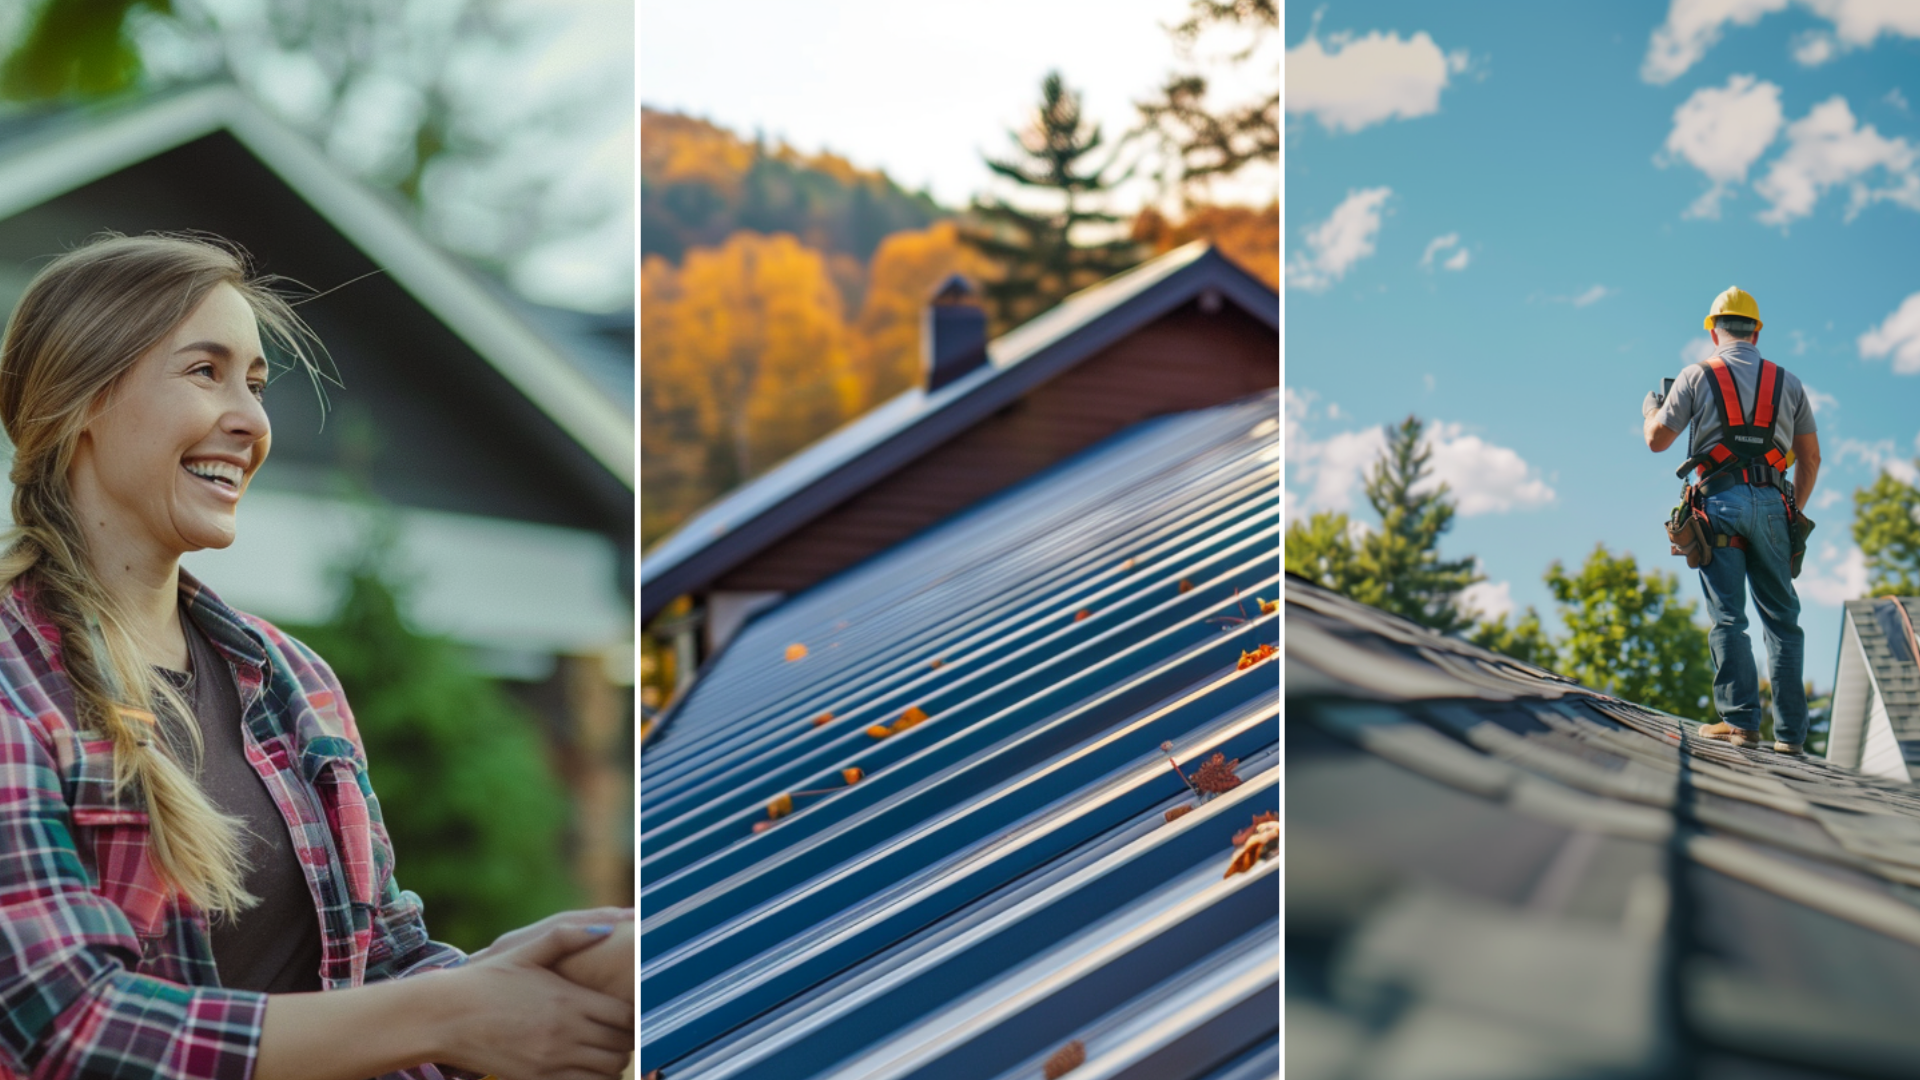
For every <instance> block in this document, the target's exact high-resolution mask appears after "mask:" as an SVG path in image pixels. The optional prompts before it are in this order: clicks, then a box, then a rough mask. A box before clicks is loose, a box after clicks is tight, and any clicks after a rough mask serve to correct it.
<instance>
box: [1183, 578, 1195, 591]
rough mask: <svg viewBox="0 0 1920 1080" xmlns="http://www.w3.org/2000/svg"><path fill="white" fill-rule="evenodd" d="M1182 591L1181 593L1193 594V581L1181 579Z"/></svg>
mask: <svg viewBox="0 0 1920 1080" xmlns="http://www.w3.org/2000/svg"><path fill="white" fill-rule="evenodd" d="M1180 591H1181V592H1183V593H1190V592H1192V591H1193V582H1191V581H1188V580H1187V579H1186V578H1181V579H1180Z"/></svg>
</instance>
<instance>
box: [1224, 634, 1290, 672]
mask: <svg viewBox="0 0 1920 1080" xmlns="http://www.w3.org/2000/svg"><path fill="white" fill-rule="evenodd" d="M1279 651H1280V650H1278V649H1276V648H1274V647H1273V645H1272V643H1270V642H1265V641H1263V642H1261V643H1260V645H1259V647H1258V648H1256V649H1254V650H1253V651H1252V652H1243V653H1241V654H1240V663H1238V664H1236V665H1235V666H1234V670H1235V671H1245V670H1247V669H1248V668H1250V667H1252V666H1253V665H1255V664H1257V663H1259V662H1260V661H1262V660H1265V659H1266V658H1267V657H1269V656H1272V655H1273V654H1274V653H1276V652H1279Z"/></svg>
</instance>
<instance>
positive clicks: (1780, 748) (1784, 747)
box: [1773, 742, 1807, 757]
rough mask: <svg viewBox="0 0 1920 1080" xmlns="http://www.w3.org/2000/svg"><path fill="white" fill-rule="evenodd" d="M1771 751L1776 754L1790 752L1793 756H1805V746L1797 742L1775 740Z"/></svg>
mask: <svg viewBox="0 0 1920 1080" xmlns="http://www.w3.org/2000/svg"><path fill="white" fill-rule="evenodd" d="M1773 752H1774V753H1776V754H1790V755H1792V756H1793V757H1806V756H1807V751H1806V750H1805V748H1803V747H1802V746H1801V745H1800V744H1799V743H1797V742H1775V743H1774V744H1773Z"/></svg>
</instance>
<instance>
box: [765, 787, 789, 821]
mask: <svg viewBox="0 0 1920 1080" xmlns="http://www.w3.org/2000/svg"><path fill="white" fill-rule="evenodd" d="M791 813H793V796H791V795H789V794H787V793H786V792H784V791H783V792H781V793H780V797H779V798H777V799H775V800H773V801H772V802H770V803H768V804H767V817H769V818H771V819H773V820H775V821H778V820H779V819H781V818H783V817H786V816H787V815H788V814H791Z"/></svg>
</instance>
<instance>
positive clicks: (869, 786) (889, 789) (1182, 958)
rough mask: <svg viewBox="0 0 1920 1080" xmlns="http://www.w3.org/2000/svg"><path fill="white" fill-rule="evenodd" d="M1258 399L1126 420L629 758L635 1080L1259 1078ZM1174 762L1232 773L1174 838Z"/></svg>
mask: <svg viewBox="0 0 1920 1080" xmlns="http://www.w3.org/2000/svg"><path fill="white" fill-rule="evenodd" d="M1278 404H1279V403H1278V399H1277V396H1276V394H1274V393H1267V394H1262V395H1259V396H1258V397H1257V398H1254V399H1250V400H1247V401H1243V402H1239V403H1235V404H1233V405H1228V406H1221V407H1218V408H1213V409H1207V410H1203V411H1200V412H1195V413H1185V414H1179V415H1175V416H1169V417H1163V418H1159V419H1156V420H1152V421H1148V422H1146V423H1143V424H1139V425H1136V426H1135V427H1133V428H1130V429H1128V430H1126V431H1124V432H1122V433H1120V434H1118V435H1116V436H1114V437H1112V438H1110V439H1108V440H1106V441H1105V442H1103V443H1100V444H1098V445H1097V446H1095V447H1093V448H1091V449H1089V450H1087V451H1085V452H1083V453H1082V454H1080V455H1078V456H1076V457H1075V458H1073V459H1070V460H1068V461H1066V462H1063V463H1061V464H1059V465H1057V466H1055V467H1053V468H1052V469H1050V470H1048V471H1047V472H1045V473H1042V474H1040V475H1039V476H1036V477H1034V478H1031V479H1029V480H1028V481H1026V482H1024V483H1022V484H1020V485H1017V486H1016V487H1014V488H1012V489H1009V490H1008V491H1006V492H1002V493H1000V494H999V495H996V496H994V497H993V498H991V499H989V500H987V501H985V502H983V503H981V504H979V505H978V506H975V507H973V508H971V509H969V510H967V511H966V512H964V513H962V514H960V515H958V516H956V517H955V518H953V519H951V520H949V521H947V522H945V523H943V524H941V525H938V526H936V527H934V528H932V529H930V530H928V531H927V532H925V533H923V534H921V535H920V536H917V537H915V538H913V539H912V540H909V541H907V542H905V543H902V544H900V545H898V546H896V547H894V548H892V549H889V550H888V551H886V552H884V553H882V554H880V555H878V556H876V557H874V558H872V559H870V560H868V561H866V562H864V563H862V564H860V565H859V566H856V567H854V568H852V569H850V570H848V571H846V572H844V573H842V574H840V575H838V576H836V577H834V578H832V579H830V580H828V581H826V582H823V583H821V584H820V585H817V586H815V587H813V588H811V589H809V590H807V591H806V592H804V593H801V594H799V595H797V596H795V597H793V598H791V599H789V600H787V601H786V602H784V603H782V604H781V605H780V606H778V607H776V608H774V609H772V610H770V611H768V612H766V613H763V614H761V615H760V616H758V617H757V618H755V619H754V620H753V621H752V622H751V623H749V624H748V626H747V627H746V628H745V629H743V630H742V631H741V632H740V634H739V635H738V636H737V637H736V638H735V639H734V641H733V643H732V644H731V645H730V646H729V648H728V649H727V651H726V652H725V653H723V654H722V655H721V656H720V657H719V658H718V659H717V660H716V661H715V662H714V664H713V665H711V667H710V668H709V669H708V670H707V671H705V672H704V673H703V674H702V676H701V679H700V681H699V682H698V683H697V684H696V685H695V686H694V688H693V689H692V691H691V692H690V694H689V695H688V697H686V698H685V699H684V700H683V701H682V702H681V703H680V704H678V705H676V706H675V707H674V708H673V709H671V710H670V712H669V713H668V714H667V715H665V716H664V717H663V719H662V726H661V727H660V728H658V729H657V734H656V736H655V738H654V739H653V740H652V741H651V742H649V743H647V744H646V745H645V746H644V747H643V750H642V755H641V774H640V791H641V808H640V834H639V843H640V856H641V862H640V872H641V881H642V888H641V891H640V895H639V900H638V909H639V912H638V913H639V918H640V952H641V968H640V1008H641V1017H640V1019H641V1028H640V1030H641V1045H640V1047H639V1060H640V1071H641V1072H646V1071H649V1070H652V1069H655V1068H662V1067H664V1068H665V1069H666V1072H667V1075H669V1076H671V1077H673V1078H674V1080H689V1078H694V1077H713V1078H718V1077H742V1078H745V1077H753V1078H761V1080H775V1078H787V1077H792V1078H800V1077H811V1076H820V1075H827V1074H829V1073H831V1074H832V1075H834V1076H859V1077H871V1078H875V1080H877V1078H880V1077H907V1076H913V1077H924V1078H933V1077H948V1076H955V1077H958V1076H966V1077H995V1076H1009V1077H1011V1076H1037V1075H1039V1074H1040V1072H1041V1069H1042V1062H1043V1061H1044V1059H1046V1058H1047V1057H1049V1056H1050V1055H1053V1054H1056V1053H1061V1052H1063V1051H1066V1052H1071V1051H1067V1050H1066V1048H1067V1047H1068V1046H1069V1044H1070V1043H1074V1042H1076V1041H1077V1042H1078V1044H1079V1048H1080V1049H1081V1051H1082V1052H1083V1053H1084V1055H1085V1057H1086V1059H1087V1064H1086V1065H1083V1066H1081V1068H1082V1069H1088V1070H1089V1071H1088V1072H1087V1073H1085V1074H1084V1075H1100V1076H1134V1077H1142V1078H1144V1077H1155V1078H1162V1077H1165V1078H1179V1077H1201V1076H1216V1077H1217V1076H1233V1077H1243V1076H1245V1077H1251V1076H1261V1077H1266V1076H1272V1075H1274V1074H1275V1073H1276V1072H1277V1071H1278V1067H1279V1063H1278V1053H1279V1051H1278V1043H1277V1032H1278V1027H1279V1018H1278V1015H1277V1010H1276V1008H1275V1001H1276V999H1277V994H1278V974H1279V972H1278V961H1277V949H1278V941H1279V938H1278V935H1279V922H1278V917H1279V892H1278V875H1277V872H1276V871H1277V860H1264V861H1255V862H1254V863H1253V865H1252V867H1251V869H1249V870H1247V871H1245V872H1242V873H1237V874H1234V875H1231V876H1228V875H1226V874H1225V871H1226V869H1227V868H1228V865H1229V863H1230V862H1231V861H1232V860H1233V858H1234V856H1235V854H1236V848H1235V845H1234V843H1233V841H1234V838H1235V834H1236V833H1238V832H1240V831H1241V830H1246V829H1250V828H1251V827H1252V826H1253V825H1254V819H1255V816H1256V815H1258V814H1261V813H1263V812H1268V811H1276V810H1277V809H1278V800H1279V790H1278V783H1279V759H1278V756H1277V754H1278V741H1279V724H1278V713H1279V707H1280V702H1279V686H1278V679H1277V675H1278V671H1277V665H1275V664H1273V663H1267V662H1252V661H1250V662H1248V663H1247V664H1246V666H1245V667H1242V666H1241V662H1242V658H1243V656H1245V655H1246V654H1249V653H1255V654H1257V653H1259V652H1260V647H1261V646H1262V645H1263V644H1265V645H1267V646H1269V649H1270V647H1271V646H1272V645H1273V644H1274V643H1275V641H1276V638H1277V636H1278V617H1279V616H1278V611H1277V605H1276V604H1273V603H1272V601H1271V600H1270V601H1269V607H1270V608H1271V609H1272V610H1269V611H1266V612H1264V613H1263V611H1262V610H1261V605H1260V603H1259V601H1258V600H1257V599H1256V597H1257V596H1259V595H1262V594H1264V595H1265V596H1267V597H1270V598H1273V597H1277V592H1278V589H1279V544H1280V478H1279V463H1280V440H1279V421H1278ZM803 650H804V655H802V651H803ZM789 657H792V659H789ZM909 710H919V712H921V713H924V714H925V716H926V719H924V720H923V721H920V722H919V723H917V724H912V725H911V726H907V725H901V726H900V728H899V730H897V733H893V734H889V735H887V736H885V737H884V738H875V737H873V736H872V735H870V734H869V733H868V730H867V729H869V728H870V727H874V726H879V725H889V730H893V728H892V727H891V725H895V724H896V723H897V722H898V721H900V719H901V718H902V717H903V716H910V715H912V714H910V713H909ZM825 714H831V719H829V720H827V721H825V722H823V723H819V724H816V723H815V720H816V719H817V718H819V717H821V716H823V715H825ZM1162 743H1171V744H1172V750H1171V753H1172V756H1173V757H1174V758H1176V759H1177V760H1179V761H1180V762H1181V763H1182V765H1183V768H1184V770H1185V772H1186V773H1187V774H1188V775H1192V774H1193V773H1194V769H1195V766H1196V765H1198V764H1199V763H1200V762H1201V761H1202V760H1204V759H1209V758H1211V756H1212V755H1213V754H1215V753H1219V754H1222V755H1224V758H1223V763H1224V761H1227V760H1234V759H1237V761H1238V776H1239V777H1240V778H1241V780H1242V782H1241V783H1240V784H1239V785H1238V786H1235V787H1232V788H1230V789H1228V790H1224V791H1223V792H1221V793H1219V794H1216V795H1213V796H1212V797H1211V798H1209V799H1207V800H1206V801H1204V802H1200V803H1199V804H1198V806H1197V808H1194V809H1192V811H1191V812H1189V813H1185V814H1184V816H1178V815H1176V817H1175V818H1173V819H1172V820H1168V819H1167V817H1166V814H1167V812H1168V811H1169V810H1172V809H1173V808H1175V807H1177V806H1181V805H1192V804H1195V803H1196V801H1197V800H1196V796H1195V795H1194V794H1192V793H1191V792H1189V790H1188V788H1187V785H1186V783H1185V782H1184V781H1183V780H1182V778H1181V777H1180V776H1178V775H1176V774H1175V772H1174V769H1173V767H1172V766H1171V765H1170V764H1169V761H1168V755H1167V754H1166V753H1163V752H1162V751H1161V750H1160V749H1159V748H1160V746H1161V744H1162ZM850 768H857V769H860V770H861V771H862V772H863V773H864V776H862V777H860V778H858V780H857V782H855V783H852V784H849V783H848V782H847V781H846V780H845V779H844V777H843V770H846V769H850ZM805 791H821V792H824V793H823V794H819V795H805V794H799V795H792V796H791V798H792V800H793V802H794V804H795V806H794V810H793V812H792V813H791V814H789V815H787V816H783V817H780V818H779V819H778V820H772V819H771V818H770V817H769V809H768V807H769V803H773V802H775V801H776V800H778V799H780V798H781V797H782V796H783V794H789V793H794V792H805ZM756 824H761V825H762V827H763V828H762V830H759V831H757V830H756V829H755V825H756ZM1257 840H1258V838H1257V837H1256V838H1255V840H1254V842H1255V846H1256V847H1257V846H1258V844H1257ZM1076 1072H1078V1070H1076Z"/></svg>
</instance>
